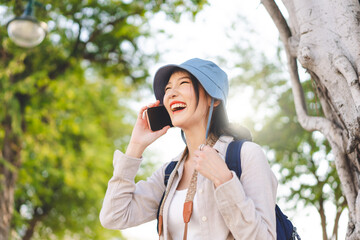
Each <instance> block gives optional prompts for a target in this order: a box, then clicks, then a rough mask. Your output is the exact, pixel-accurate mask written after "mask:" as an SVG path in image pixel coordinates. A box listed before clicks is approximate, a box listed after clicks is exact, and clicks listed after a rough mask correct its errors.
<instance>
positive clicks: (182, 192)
mask: <svg viewBox="0 0 360 240" xmlns="http://www.w3.org/2000/svg"><path fill="white" fill-rule="evenodd" d="M153 87H154V92H155V96H156V99H157V101H156V102H155V103H153V104H150V105H148V106H145V107H143V108H142V109H141V110H140V112H139V115H138V118H137V121H136V123H135V126H134V129H133V132H132V136H131V140H130V142H129V145H128V147H127V150H126V153H125V154H124V153H122V152H120V151H118V150H116V151H115V154H114V160H113V164H114V173H113V177H112V178H111V179H110V181H109V184H108V189H107V191H106V195H105V199H104V202H103V207H102V209H101V213H100V221H101V223H102V225H103V226H104V227H106V228H110V229H124V228H128V227H133V226H136V225H139V224H142V223H145V222H148V221H151V220H154V219H156V217H157V213H158V211H159V215H160V217H159V235H160V239H169V240H170V239H174V240H177V239H204V240H205V239H206V240H208V239H215V240H221V239H244V240H245V239H246V240H249V239H276V218H275V200H276V188H277V180H276V178H275V176H274V174H273V173H272V171H271V169H270V167H269V164H268V162H267V159H266V157H265V154H264V152H263V151H262V149H261V147H260V146H258V145H257V144H255V143H252V142H250V141H247V142H245V143H244V144H243V147H242V150H241V153H240V155H241V167H242V175H241V178H240V180H239V179H238V178H237V176H236V174H235V172H233V171H230V170H229V169H228V167H227V165H226V163H225V161H224V159H225V155H226V150H227V147H228V145H229V143H230V142H231V141H233V140H239V139H240V138H241V136H239V135H238V134H237V133H236V132H235V131H234V130H232V129H231V128H230V125H229V122H228V119H227V115H226V111H225V104H226V98H227V94H228V78H227V75H226V73H225V72H224V71H223V70H221V69H220V68H219V67H218V66H217V65H216V64H214V63H213V62H210V61H206V60H202V59H198V58H195V59H190V60H188V61H186V62H184V63H182V64H180V65H166V66H164V67H162V68H160V69H159V70H158V71H157V73H156V74H155V78H154V85H153ZM159 104H163V105H164V106H165V108H166V109H167V111H168V113H169V115H170V118H171V121H172V124H173V125H174V126H175V127H179V128H181V130H182V137H183V139H184V141H185V143H186V148H185V150H184V151H183V152H182V153H181V154H179V155H178V156H177V157H175V158H174V159H173V161H178V163H177V165H176V167H175V169H174V170H173V171H172V174H171V176H170V178H169V181H168V184H167V187H165V184H164V177H165V173H164V171H165V169H166V167H167V165H168V163H167V164H164V165H163V166H162V167H161V168H160V169H158V170H157V171H156V172H154V173H153V174H152V176H151V177H149V178H148V179H147V180H146V181H140V182H138V183H136V184H135V182H134V178H135V175H136V173H137V171H138V169H139V166H140V164H141V161H142V154H143V152H144V150H145V149H146V148H147V147H148V146H149V145H150V144H151V143H152V142H154V141H155V140H156V139H158V138H159V137H160V136H162V135H164V134H165V133H166V132H167V130H168V129H169V128H170V127H169V126H166V127H164V128H163V129H161V130H159V131H156V132H152V131H151V129H150V128H149V125H148V122H147V118H146V110H147V108H149V107H154V106H158V105H159ZM239 110H240V111H241V109H239ZM164 193H165V194H164ZM162 197H163V200H162V201H161V199H162ZM189 201H190V202H192V204H193V205H192V209H191V208H190V211H191V213H190V216H189V214H188V207H189V205H187V204H184V203H185V202H189ZM184 207H185V209H184ZM184 212H185V213H186V214H187V216H188V217H189V218H190V222H188V223H184V219H183V213H184ZM185 213H184V214H185ZM186 214H185V215H186ZM185 222H186V221H185Z"/></svg>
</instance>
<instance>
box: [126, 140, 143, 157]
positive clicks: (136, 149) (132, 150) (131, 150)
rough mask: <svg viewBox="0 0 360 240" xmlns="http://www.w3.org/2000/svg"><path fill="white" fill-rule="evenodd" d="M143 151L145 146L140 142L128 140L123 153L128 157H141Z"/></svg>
mask: <svg viewBox="0 0 360 240" xmlns="http://www.w3.org/2000/svg"><path fill="white" fill-rule="evenodd" d="M144 151H145V147H143V146H142V145H141V144H139V143H135V142H131V141H130V143H129V145H128V147H127V149H126V152H125V154H126V155H127V156H130V157H134V158H141V156H142V154H143V152H144Z"/></svg>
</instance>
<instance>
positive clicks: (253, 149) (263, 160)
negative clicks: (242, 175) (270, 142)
mask: <svg viewBox="0 0 360 240" xmlns="http://www.w3.org/2000/svg"><path fill="white" fill-rule="evenodd" d="M240 156H241V167H242V169H243V171H246V170H249V171H251V169H253V170H256V171H259V172H261V171H264V170H265V171H268V170H270V165H269V162H268V160H267V157H266V154H265V152H264V150H263V148H262V147H261V146H260V145H258V144H256V143H254V142H248V141H247V142H244V144H243V147H242V149H241V153H240Z"/></svg>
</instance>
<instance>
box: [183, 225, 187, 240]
mask: <svg viewBox="0 0 360 240" xmlns="http://www.w3.org/2000/svg"><path fill="white" fill-rule="evenodd" d="M187 228H188V223H185V229H184V237H183V240H186V239H187Z"/></svg>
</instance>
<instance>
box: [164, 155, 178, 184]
mask: <svg viewBox="0 0 360 240" xmlns="http://www.w3.org/2000/svg"><path fill="white" fill-rule="evenodd" d="M177 162H178V161H171V162H170V163H169V164H168V165H167V166H166V168H165V177H164V185H165V187H166V186H167V184H168V181H169V178H170V175H171V173H172V171H173V170H174V169H175V167H176V164H177Z"/></svg>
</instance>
